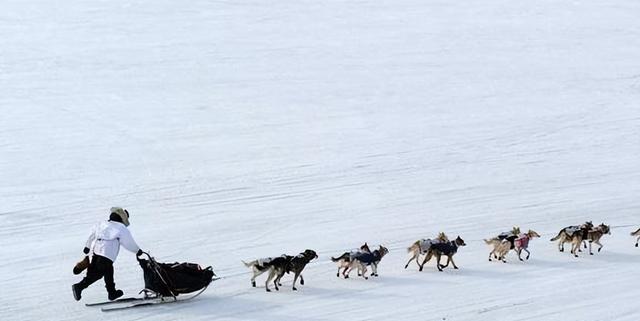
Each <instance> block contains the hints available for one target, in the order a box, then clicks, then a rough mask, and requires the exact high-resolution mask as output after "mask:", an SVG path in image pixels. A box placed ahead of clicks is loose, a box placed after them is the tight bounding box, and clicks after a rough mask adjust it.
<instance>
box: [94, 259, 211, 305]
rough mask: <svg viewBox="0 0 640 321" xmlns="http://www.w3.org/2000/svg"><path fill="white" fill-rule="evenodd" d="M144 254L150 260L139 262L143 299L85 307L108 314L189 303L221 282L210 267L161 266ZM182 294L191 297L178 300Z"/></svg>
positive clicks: (127, 299) (191, 264)
mask: <svg viewBox="0 0 640 321" xmlns="http://www.w3.org/2000/svg"><path fill="white" fill-rule="evenodd" d="M143 254H144V255H146V256H147V259H142V258H138V263H139V264H140V267H141V268H142V272H143V274H144V289H143V290H142V291H140V294H142V295H143V296H142V297H131V298H123V299H118V300H114V301H107V302H97V303H88V304H86V306H105V307H103V308H102V311H104V312H108V311H115V310H123V309H128V308H134V307H141V306H149V305H156V304H165V303H176V302H182V301H187V300H191V299H193V298H195V297H197V296H198V295H200V294H201V293H202V292H204V291H205V290H206V289H207V287H208V286H209V284H211V282H212V281H215V280H217V279H218V278H217V277H216V274H215V273H214V272H213V269H212V268H211V267H210V266H209V267H206V268H204V269H203V268H201V267H200V265H198V264H195V263H178V262H175V263H159V262H157V261H156V260H155V259H154V258H153V257H152V256H151V255H149V253H146V252H143ZM181 294H183V295H184V294H191V295H188V296H181V297H179V298H178V296H179V295H181Z"/></svg>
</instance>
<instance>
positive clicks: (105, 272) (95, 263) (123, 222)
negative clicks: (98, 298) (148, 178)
mask: <svg viewBox="0 0 640 321" xmlns="http://www.w3.org/2000/svg"><path fill="white" fill-rule="evenodd" d="M110 213H111V214H110V215H109V220H108V221H103V222H100V223H98V224H96V225H95V226H94V227H93V229H92V231H91V235H89V239H88V240H87V243H86V244H85V247H84V249H83V252H84V254H89V252H90V251H93V256H92V257H91V262H90V263H89V266H88V268H87V274H86V276H85V277H84V278H83V279H82V281H80V282H78V283H76V284H74V285H73V286H72V287H71V289H72V290H73V297H74V298H75V299H76V301H79V300H80V298H81V295H82V291H83V290H84V289H86V288H87V287H89V285H91V284H93V283H94V282H96V281H98V280H100V279H101V278H104V283H105V287H106V288H107V293H108V297H109V300H110V301H113V300H115V299H117V298H119V297H121V296H122V295H123V292H122V290H116V284H115V283H114V281H113V262H115V261H116V258H117V257H118V252H119V251H120V246H122V247H124V248H125V249H126V250H128V251H131V252H133V253H136V256H140V255H142V253H144V252H143V251H142V250H141V249H140V247H139V246H138V244H136V241H135V240H134V239H133V236H131V233H130V232H129V229H127V226H129V212H128V211H127V210H125V209H123V208H121V207H112V208H111V211H110Z"/></svg>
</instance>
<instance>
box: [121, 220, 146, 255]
mask: <svg viewBox="0 0 640 321" xmlns="http://www.w3.org/2000/svg"><path fill="white" fill-rule="evenodd" d="M120 245H122V246H123V247H124V248H125V249H127V251H130V252H133V253H136V255H138V256H139V255H140V252H141V251H142V250H141V249H140V247H139V246H138V244H137V243H136V241H135V240H134V239H133V236H131V232H129V229H127V228H126V227H123V228H122V230H121V233H120Z"/></svg>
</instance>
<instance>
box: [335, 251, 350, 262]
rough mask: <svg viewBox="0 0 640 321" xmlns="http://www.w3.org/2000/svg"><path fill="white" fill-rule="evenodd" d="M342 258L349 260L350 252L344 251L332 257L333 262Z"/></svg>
mask: <svg viewBox="0 0 640 321" xmlns="http://www.w3.org/2000/svg"><path fill="white" fill-rule="evenodd" d="M342 260H349V253H344V254H342V255H340V256H338V257H333V256H332V257H331V261H332V262H338V261H342Z"/></svg>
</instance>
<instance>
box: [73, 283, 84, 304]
mask: <svg viewBox="0 0 640 321" xmlns="http://www.w3.org/2000/svg"><path fill="white" fill-rule="evenodd" d="M71 291H73V298H74V299H76V301H80V299H81V298H82V287H81V286H80V285H79V284H74V285H72V286H71Z"/></svg>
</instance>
